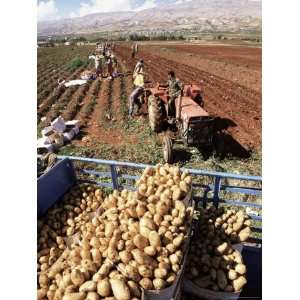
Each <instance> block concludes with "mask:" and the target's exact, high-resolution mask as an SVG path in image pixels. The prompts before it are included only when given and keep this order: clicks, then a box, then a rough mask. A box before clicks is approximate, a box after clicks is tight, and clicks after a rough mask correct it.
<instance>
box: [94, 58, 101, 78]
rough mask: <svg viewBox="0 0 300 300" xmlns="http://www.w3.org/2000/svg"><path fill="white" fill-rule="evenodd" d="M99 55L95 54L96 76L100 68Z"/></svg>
mask: <svg viewBox="0 0 300 300" xmlns="http://www.w3.org/2000/svg"><path fill="white" fill-rule="evenodd" d="M100 60H101V58H100V55H98V54H97V55H96V56H95V69H96V74H97V76H99V74H100V73H101V68H100Z"/></svg>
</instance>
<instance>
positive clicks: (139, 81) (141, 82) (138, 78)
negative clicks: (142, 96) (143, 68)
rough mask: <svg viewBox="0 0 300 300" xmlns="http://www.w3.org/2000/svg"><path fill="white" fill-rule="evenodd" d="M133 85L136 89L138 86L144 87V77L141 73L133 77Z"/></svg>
mask: <svg viewBox="0 0 300 300" xmlns="http://www.w3.org/2000/svg"><path fill="white" fill-rule="evenodd" d="M133 85H134V86H135V87H138V86H144V75H143V73H138V74H137V75H136V76H135V78H134V82H133Z"/></svg>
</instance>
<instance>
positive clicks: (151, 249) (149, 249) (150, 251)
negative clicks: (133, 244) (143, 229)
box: [144, 246, 156, 256]
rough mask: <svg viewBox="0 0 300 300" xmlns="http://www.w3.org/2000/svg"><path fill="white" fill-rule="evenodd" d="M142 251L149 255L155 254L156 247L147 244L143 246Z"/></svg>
mask: <svg viewBox="0 0 300 300" xmlns="http://www.w3.org/2000/svg"><path fill="white" fill-rule="evenodd" d="M144 252H145V253H146V254H147V255H149V256H155V254H156V249H155V248H154V247H153V246H147V247H145V248H144Z"/></svg>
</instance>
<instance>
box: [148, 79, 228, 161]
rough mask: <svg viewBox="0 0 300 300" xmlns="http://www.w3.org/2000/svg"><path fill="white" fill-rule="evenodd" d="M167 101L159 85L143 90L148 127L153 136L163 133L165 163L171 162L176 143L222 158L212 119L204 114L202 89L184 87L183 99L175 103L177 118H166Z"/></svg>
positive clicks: (218, 137)
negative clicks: (214, 152)
mask: <svg viewBox="0 0 300 300" xmlns="http://www.w3.org/2000/svg"><path fill="white" fill-rule="evenodd" d="M168 100H169V95H168V89H167V88H165V87H162V86H161V85H160V84H158V83H157V84H156V85H155V86H154V87H150V88H147V89H146V103H147V105H148V116H149V125H150V127H151V129H152V130H153V131H154V132H157V133H159V132H162V133H163V157H164V160H165V162H167V163H172V162H173V158H174V153H173V145H174V143H175V142H181V143H182V142H183V144H184V145H185V146H187V147H189V146H193V147H197V148H198V149H199V150H200V151H201V152H202V153H208V151H211V150H213V149H215V150H216V153H217V154H221V152H222V148H223V146H222V142H221V139H220V135H219V132H218V131H217V130H216V126H215V118H214V117H212V116H210V115H209V114H208V112H207V111H205V110H204V102H203V92H202V89H201V88H200V87H199V86H198V85H195V84H185V85H184V88H183V92H182V95H181V96H180V97H178V98H177V99H176V100H175V107H176V118H170V117H168V113H167V110H168V105H167V103H168Z"/></svg>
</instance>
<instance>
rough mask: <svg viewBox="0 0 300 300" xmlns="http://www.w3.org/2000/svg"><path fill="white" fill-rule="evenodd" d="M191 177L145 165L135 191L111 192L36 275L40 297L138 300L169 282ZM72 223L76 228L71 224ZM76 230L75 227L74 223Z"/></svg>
mask: <svg viewBox="0 0 300 300" xmlns="http://www.w3.org/2000/svg"><path fill="white" fill-rule="evenodd" d="M191 183H192V180H191V177H190V176H189V175H188V174H187V173H181V172H180V170H179V168H178V167H173V166H169V165H164V166H157V167H155V168H146V169H145V171H144V172H143V175H142V176H141V178H140V180H139V181H138V191H136V192H133V191H127V190H123V191H121V192H119V191H116V190H115V191H114V192H113V193H112V194H110V195H109V196H107V197H106V198H105V199H104V201H103V202H102V204H101V206H100V207H99V208H98V210H97V214H96V215H95V216H94V217H93V218H92V219H91V220H86V221H85V222H84V224H81V225H80V227H78V228H79V230H80V236H81V239H80V241H79V242H74V243H72V244H71V245H69V247H68V248H66V249H65V250H64V252H63V254H62V255H61V256H60V258H59V259H58V260H57V261H56V262H55V263H54V264H53V265H52V266H51V267H50V268H48V269H46V270H45V271H43V272H41V273H40V274H39V278H38V299H50V300H52V299H55V300H59V299H62V300H81V299H89V300H97V299H106V300H113V299H116V300H129V299H133V300H136V299H140V298H141V288H144V289H147V290H153V289H155V290H160V289H163V288H165V287H167V286H169V285H171V284H172V283H173V282H174V281H175V279H176V275H177V273H178V272H179V271H180V269H181V266H182V262H183V252H184V251H185V248H186V247H187V246H188V245H187V243H186V241H187V237H188V234H189V230H190V226H191V219H192V214H193V209H192V207H188V208H186V206H185V204H184V203H183V201H182V200H183V199H184V198H185V197H186V196H187V195H188V194H189V193H190V191H191ZM73 227H74V226H73ZM75 228H76V226H75Z"/></svg>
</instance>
